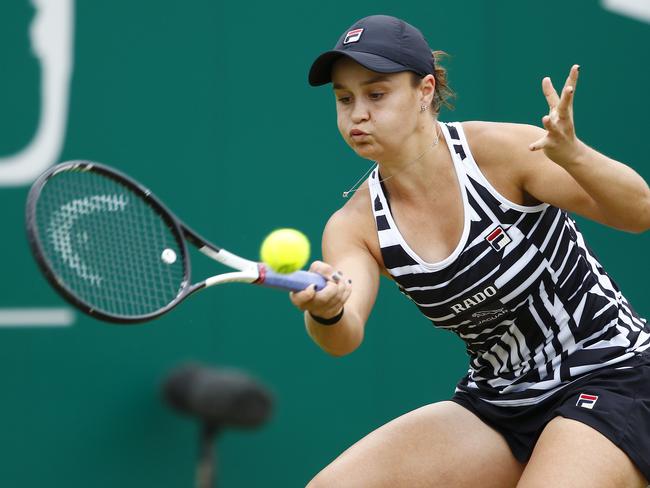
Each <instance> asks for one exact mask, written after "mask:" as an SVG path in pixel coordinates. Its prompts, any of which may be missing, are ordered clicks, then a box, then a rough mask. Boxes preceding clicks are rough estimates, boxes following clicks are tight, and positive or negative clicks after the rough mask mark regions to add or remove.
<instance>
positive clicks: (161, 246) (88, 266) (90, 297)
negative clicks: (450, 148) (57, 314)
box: [36, 171, 186, 317]
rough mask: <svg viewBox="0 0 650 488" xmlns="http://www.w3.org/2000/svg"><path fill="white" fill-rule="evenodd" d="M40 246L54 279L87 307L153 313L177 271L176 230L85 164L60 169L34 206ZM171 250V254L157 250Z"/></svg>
mask: <svg viewBox="0 0 650 488" xmlns="http://www.w3.org/2000/svg"><path fill="white" fill-rule="evenodd" d="M36 218H37V226H38V228H39V232H40V234H41V235H40V241H41V244H42V247H43V253H44V255H45V257H46V258H47V261H48V263H49V265H50V266H51V267H52V270H53V272H54V274H55V275H56V276H58V277H59V280H60V281H62V282H63V284H64V285H65V287H66V288H67V289H68V290H70V291H71V292H72V293H73V294H74V295H75V296H77V297H78V298H79V299H80V300H81V301H83V302H84V303H85V304H86V305H88V306H89V307H91V308H94V309H97V310H100V311H102V312H104V313H108V314H111V315H116V316H122V317H136V316H142V315H147V314H150V313H154V312H156V311H158V310H160V309H161V308H164V307H165V306H166V305H167V304H169V303H170V302H171V301H173V300H174V299H175V298H176V297H177V296H178V294H179V292H180V290H181V289H182V286H183V281H184V279H185V274H186V273H185V268H184V261H183V257H182V256H183V251H182V247H181V245H180V243H179V239H180V237H179V236H176V235H175V232H174V231H172V230H171V229H170V227H169V226H168V224H167V223H166V221H165V220H164V219H163V218H161V217H160V215H159V214H158V213H157V212H156V211H155V210H154V209H153V208H152V207H151V206H150V205H149V204H148V203H146V202H145V201H144V199H143V198H142V197H141V196H140V195H139V194H138V193H136V192H134V191H132V190H131V189H130V188H128V187H126V186H125V185H123V184H121V183H118V182H117V181H115V180H113V179H111V178H108V177H106V176H103V175H101V174H97V173H93V172H87V171H86V172H79V171H64V172H61V173H58V174H56V175H54V176H53V177H51V178H50V179H49V180H48V182H47V184H46V185H45V186H44V187H43V189H42V192H41V196H40V198H39V201H38V203H37V210H36ZM166 250H170V251H168V252H171V253H173V256H176V257H177V258H176V259H175V260H173V261H170V260H169V259H168V260H165V259H163V256H164V254H163V252H165V251H166Z"/></svg>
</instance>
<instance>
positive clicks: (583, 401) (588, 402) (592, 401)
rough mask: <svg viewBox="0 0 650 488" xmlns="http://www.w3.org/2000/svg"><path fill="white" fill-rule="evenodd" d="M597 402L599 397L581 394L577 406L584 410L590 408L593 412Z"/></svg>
mask: <svg viewBox="0 0 650 488" xmlns="http://www.w3.org/2000/svg"><path fill="white" fill-rule="evenodd" d="M596 400H598V396H597V395H587V394H586V393H580V396H579V397H578V402H577V403H576V406H577V407H582V408H588V409H589V410H591V409H592V408H594V405H596Z"/></svg>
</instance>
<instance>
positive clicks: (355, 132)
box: [350, 129, 368, 139]
mask: <svg viewBox="0 0 650 488" xmlns="http://www.w3.org/2000/svg"><path fill="white" fill-rule="evenodd" d="M367 135H368V134H367V133H366V132H364V131H362V130H359V129H352V130H351V131H350V137H351V138H353V139H357V138H362V137H365V136H367Z"/></svg>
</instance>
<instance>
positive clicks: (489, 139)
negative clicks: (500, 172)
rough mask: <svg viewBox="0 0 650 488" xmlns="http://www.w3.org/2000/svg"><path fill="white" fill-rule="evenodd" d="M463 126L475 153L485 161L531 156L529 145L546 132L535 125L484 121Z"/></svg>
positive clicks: (508, 160)
mask: <svg viewBox="0 0 650 488" xmlns="http://www.w3.org/2000/svg"><path fill="white" fill-rule="evenodd" d="M463 130H464V131H465V136H466V137H467V142H468V144H469V145H470V148H471V150H472V154H473V155H474V157H475V159H476V160H477V162H478V161H480V162H481V163H483V164H491V163H499V162H500V163H507V162H510V161H514V160H516V161H519V162H520V161H521V158H522V157H524V158H525V159H528V158H529V157H530V151H529V150H528V145H529V144H530V143H531V142H534V141H536V140H537V139H539V138H540V137H541V136H542V135H543V133H544V130H543V129H541V128H539V127H536V126H534V125H528V124H515V123H508V122H484V121H469V122H463Z"/></svg>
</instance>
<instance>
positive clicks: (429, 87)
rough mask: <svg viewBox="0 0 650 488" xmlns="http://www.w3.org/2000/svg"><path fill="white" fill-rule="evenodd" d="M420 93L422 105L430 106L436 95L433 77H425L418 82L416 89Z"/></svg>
mask: <svg viewBox="0 0 650 488" xmlns="http://www.w3.org/2000/svg"><path fill="white" fill-rule="evenodd" d="M418 90H419V92H420V99H421V102H422V103H423V104H426V105H427V106H429V105H431V102H432V101H433V96H434V94H435V93H436V79H435V77H434V76H433V75H431V74H429V75H426V76H425V77H424V78H422V79H421V80H420V86H419V87H418Z"/></svg>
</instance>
